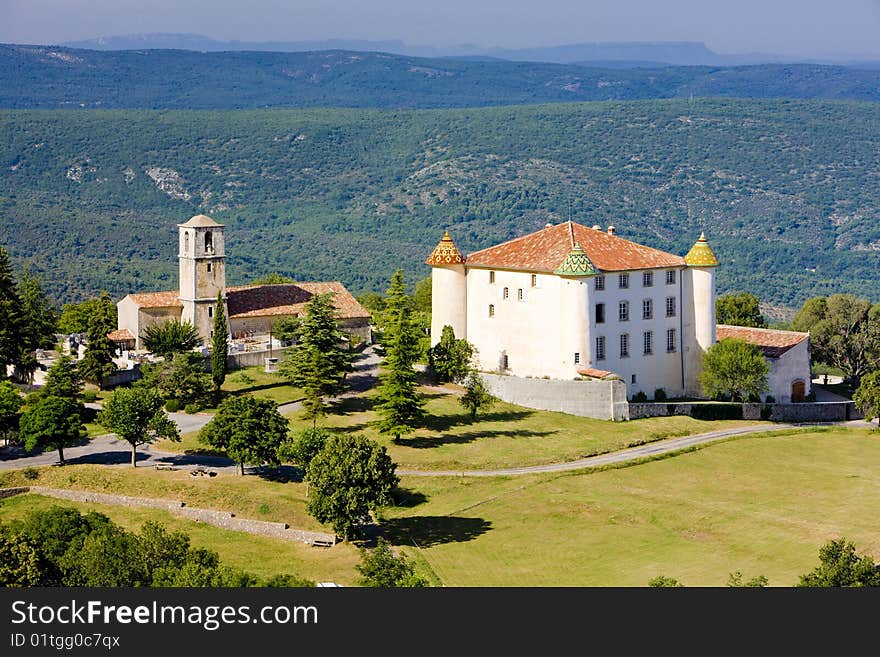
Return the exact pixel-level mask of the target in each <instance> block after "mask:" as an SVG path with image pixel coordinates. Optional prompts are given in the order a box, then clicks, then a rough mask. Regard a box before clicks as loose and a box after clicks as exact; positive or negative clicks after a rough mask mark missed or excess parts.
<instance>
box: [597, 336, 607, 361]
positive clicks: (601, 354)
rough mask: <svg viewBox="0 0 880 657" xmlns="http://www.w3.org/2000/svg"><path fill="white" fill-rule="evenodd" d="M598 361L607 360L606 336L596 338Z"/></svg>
mask: <svg viewBox="0 0 880 657" xmlns="http://www.w3.org/2000/svg"><path fill="white" fill-rule="evenodd" d="M596 360H605V336H604V335H600V336H599V337H597V338H596Z"/></svg>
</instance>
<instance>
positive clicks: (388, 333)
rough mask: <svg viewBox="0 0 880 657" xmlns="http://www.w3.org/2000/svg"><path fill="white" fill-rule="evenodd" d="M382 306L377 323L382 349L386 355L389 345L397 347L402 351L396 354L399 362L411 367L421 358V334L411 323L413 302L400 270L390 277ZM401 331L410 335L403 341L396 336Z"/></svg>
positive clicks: (413, 323) (412, 322)
mask: <svg viewBox="0 0 880 657" xmlns="http://www.w3.org/2000/svg"><path fill="white" fill-rule="evenodd" d="M384 306H385V307H384V309H383V311H382V313H381V315H380V316H379V320H378V321H377V324H379V329H380V335H379V341H380V342H381V344H382V349H383V351H385V352H386V353H387V351H388V349H389V347H390V345H392V344H396V345H398V347H399V348H401V349H402V350H401V352H400V353H399V354H398V357H399V358H401V359H402V361H401V362H405V363H409V365H413V364H414V363H415V362H416V361H418V359H419V358H420V357H421V356H422V345H421V343H420V338H421V332H420V331H419V328H418V326H417V325H416V324H415V322H414V321H413V301H412V298H411V297H409V296H408V295H407V293H406V283H405V281H404V278H403V271H402V270H400V269H398V270H396V271H395V272H394V274H392V276H391V282H390V283H389V285H388V290H387V292H386V293H385V303H384ZM401 313H402V315H401ZM401 316H403V317H405V319H406V322H405V324H402V323H401ZM402 329H405V330H408V331H410V335H408V336H406V338H405V339H404V340H400V339H399V336H398V333H399V332H400V330H402Z"/></svg>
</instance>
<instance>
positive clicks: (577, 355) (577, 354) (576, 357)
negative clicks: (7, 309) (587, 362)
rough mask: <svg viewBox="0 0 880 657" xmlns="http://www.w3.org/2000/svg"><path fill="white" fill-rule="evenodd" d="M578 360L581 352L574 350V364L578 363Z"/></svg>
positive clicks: (579, 360)
mask: <svg viewBox="0 0 880 657" xmlns="http://www.w3.org/2000/svg"><path fill="white" fill-rule="evenodd" d="M580 362H581V352H579V351H576V352H574V364H575V365H578V364H580Z"/></svg>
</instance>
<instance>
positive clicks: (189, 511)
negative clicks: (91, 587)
mask: <svg viewBox="0 0 880 657" xmlns="http://www.w3.org/2000/svg"><path fill="white" fill-rule="evenodd" d="M28 492H31V493H36V494H37V495H45V496H46V497H55V498H58V499H63V500H71V501H74V502H95V503H98V504H112V505H115V506H127V507H148V508H153V509H162V510H164V511H170V512H171V513H174V514H175V515H179V516H183V517H184V518H188V519H189V520H193V521H195V522H203V523H205V524H208V525H214V526H215V527H220V528H221V529H229V530H232V531H238V532H245V533H248V534H254V535H257V536H270V537H273V538H280V539H283V540H285V541H296V542H299V543H307V544H308V545H322V546H324V545H333V544H335V543H336V535H335V534H327V533H324V532H310V531H306V530H303V529H291V528H290V527H289V526H288V525H287V523H284V522H268V521H265V520H248V519H245V518H237V517H236V516H235V514H234V513H231V512H229V511H213V510H211V509H198V508H194V507H188V506H186V503H185V502H182V501H180V500H163V499H156V498H151V497H130V496H128V495H115V494H111V493H94V492H91V491H84V490H68V489H65V488H46V487H45V486H20V487H18V488H0V499H3V498H4V497H12V496H14V495H21V494H23V493H28Z"/></svg>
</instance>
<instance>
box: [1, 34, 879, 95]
mask: <svg viewBox="0 0 880 657" xmlns="http://www.w3.org/2000/svg"><path fill="white" fill-rule="evenodd" d="M641 54H647V53H641ZM588 64H589V63H586V64H581V65H575V64H547V63H540V62H511V61H506V60H503V59H487V58H485V57H459V58H440V59H437V58H435V59H427V58H419V57H410V56H403V55H392V54H388V53H376V52H355V51H345V50H329V51H315V52H299V53H284V52H244V51H242V52H195V51H187V50H163V49H150V48H147V49H141V50H122V51H98V50H83V49H72V48H62V47H54V46H25V45H2V44H0V108H9V109H56V108H62V109H63V108H100V109H258V108H280V107H372V108H448V107H485V106H500V105H525V104H542V103H560V102H577V101H594V100H639V99H655V98H676V97H683V98H687V97H690V96H707V97H708V96H715V97H724V96H727V97H748V98H819V99H835V100H862V101H880V69H876V70H869V69H855V68H846V67H841V66H820V65H808V64H767V65H761V66H740V67H718V66H657V67H655V68H650V67H646V68H632V67H627V66H617V67H614V68H612V67H606V68H599V67H596V66H592V65H588ZM646 66H650V64H646Z"/></svg>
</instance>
